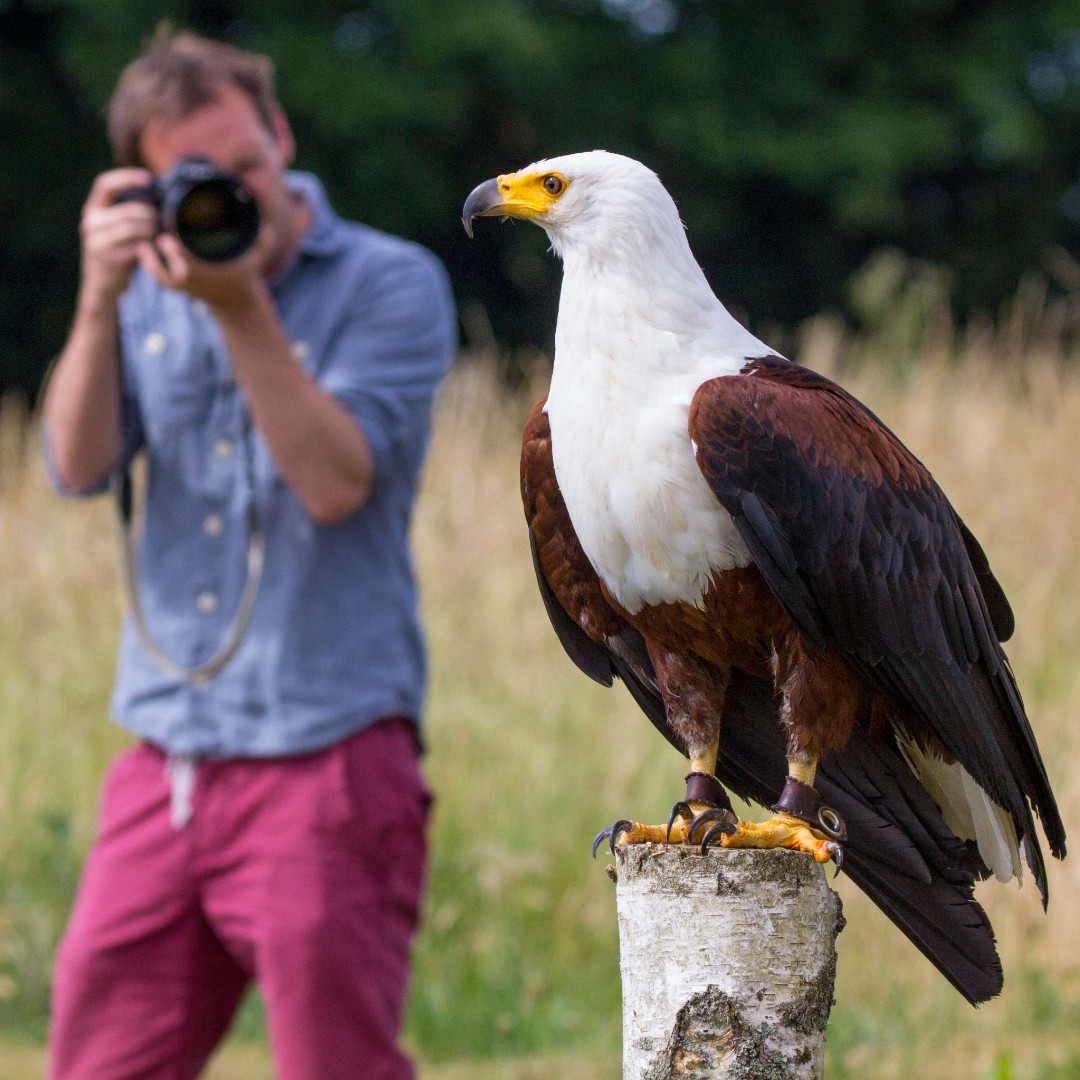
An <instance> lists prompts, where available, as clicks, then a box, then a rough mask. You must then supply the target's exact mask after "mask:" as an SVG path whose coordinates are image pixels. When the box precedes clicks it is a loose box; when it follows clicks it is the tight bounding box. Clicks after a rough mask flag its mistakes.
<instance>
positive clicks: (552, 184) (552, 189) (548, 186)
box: [544, 173, 565, 195]
mask: <svg viewBox="0 0 1080 1080" xmlns="http://www.w3.org/2000/svg"><path fill="white" fill-rule="evenodd" d="M564 186H565V185H564V184H563V182H562V177H560V176H556V175H555V174H554V173H552V174H551V176H545V177H544V190H545V191H546V192H547V193H548V194H549V195H558V194H559V193H560V192H561V191H562V189H563V187H564Z"/></svg>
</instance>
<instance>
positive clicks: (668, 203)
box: [462, 150, 692, 268]
mask: <svg viewBox="0 0 1080 1080" xmlns="http://www.w3.org/2000/svg"><path fill="white" fill-rule="evenodd" d="M478 217H520V218H525V219H527V220H528V221H532V222H535V223H536V224H537V225H539V226H540V227H541V228H542V229H543V230H544V231H545V232H546V233H547V234H548V236H549V237H550V238H551V243H552V247H553V248H554V249H555V251H556V252H557V253H558V254H559V255H560V256H561V257H562V258H563V260H564V261H567V260H573V259H577V258H581V259H584V260H586V261H587V262H589V263H591V264H592V265H594V266H595V267H597V268H599V267H604V266H611V265H613V264H614V265H619V264H623V263H629V264H633V263H635V262H638V265H640V261H639V260H640V259H641V257H642V256H643V255H647V256H648V257H649V259H650V261H652V260H655V259H656V258H657V256H658V255H663V256H665V257H667V258H674V259H677V260H679V261H681V260H682V259H685V258H690V259H691V260H692V256H691V255H690V249H689V246H688V245H687V243H686V234H685V231H684V229H683V225H682V222H681V221H680V220H679V212H678V210H677V209H676V207H675V203H674V202H673V201H672V198H671V196H670V195H669V194H668V193H667V191H666V190H665V189H664V186H663V184H661V183H660V179H659V177H657V175H656V173H654V172H653V171H652V170H651V169H649V168H647V167H646V166H644V165H642V164H641V162H640V161H635V160H634V159H633V158H628V157H623V156H622V155H621V154H612V153H609V152H608V151H606V150H590V151H588V152H587V153H583V154H567V155H566V156H564V157H557V158H549V159H548V160H546V161H538V162H535V163H534V164H532V165H529V166H527V167H526V168H524V169H520V170H519V171H518V172H515V173H504V174H503V175H501V176H497V177H495V178H494V179H493V180H488V181H486V182H485V183H483V184H481V185H480V186H479V187H477V188H476V189H475V190H474V191H473V192H472V194H471V195H470V196H469V198H468V200H467V201H466V203H465V207H464V210H463V212H462V221H463V223H464V225H465V229H466V231H467V232H468V233H469V235H470V236H471V235H472V222H473V219H474V218H478Z"/></svg>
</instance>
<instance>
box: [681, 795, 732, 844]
mask: <svg viewBox="0 0 1080 1080" xmlns="http://www.w3.org/2000/svg"><path fill="white" fill-rule="evenodd" d="M710 822H713V823H714V824H713V825H712V826H711V828H709V829H708V830H707V831H706V833H705V836H706V837H708V836H715V835H716V834H717V833H718V832H720V833H726V834H727V835H728V836H733V835H734V834H735V832H736V830H737V829H738V827H739V819H738V818H737V817H736V816H735V815H734V813H732V811H730V810H728V809H727V808H726V807H719V806H714V807H713V808H712V809H711V810H705V811H703V812H702V813H700V814H698V816H697V817H696V818H694V820H693V821H692V822H691V824H690V831H689V832H688V833H687V834H686V842H687V843H692V842H693V839H694V833H695V832H697V830H698V827H699V826H703V825H708V824H709V823H710ZM701 844H702V847H701V850H702V851H704V850H705V847H706V846H707V844H706V840H705V838H704V837H703V838H702V841H701Z"/></svg>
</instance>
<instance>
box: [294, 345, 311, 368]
mask: <svg viewBox="0 0 1080 1080" xmlns="http://www.w3.org/2000/svg"><path fill="white" fill-rule="evenodd" d="M292 354H293V358H294V359H296V360H298V361H299V362H300V363H301V364H302V363H303V362H304V361H305V360H306V359H307V358H308V356H309V355H310V354H311V346H310V345H309V344H308V343H307V342H306V341H294V342H293V343H292Z"/></svg>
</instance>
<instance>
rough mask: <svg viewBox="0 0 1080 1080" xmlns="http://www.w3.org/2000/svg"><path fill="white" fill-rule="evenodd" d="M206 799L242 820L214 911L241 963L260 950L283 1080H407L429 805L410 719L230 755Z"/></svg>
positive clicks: (226, 841) (225, 846) (214, 892)
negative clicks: (401, 1038)
mask: <svg viewBox="0 0 1080 1080" xmlns="http://www.w3.org/2000/svg"><path fill="white" fill-rule="evenodd" d="M207 799H208V800H213V801H214V805H215V806H216V807H223V806H225V805H228V806H229V807H230V810H231V812H232V814H233V815H234V821H235V823H236V828H235V833H234V835H233V836H232V837H224V836H223V837H222V839H221V843H220V844H219V846H218V848H217V850H218V852H219V853H220V855H221V858H222V873H221V875H220V878H219V880H218V882H217V884H216V885H211V886H209V887H208V888H207V891H206V893H205V907H206V911H207V915H208V917H209V918H210V920H211V922H212V923H213V925H214V928H215V930H216V931H217V932H218V934H219V935H221V936H222V937H223V938H224V939H225V940H226V941H227V942H228V943H229V947H230V949H231V950H232V951H233V953H234V954H236V955H238V956H240V957H241V961H242V962H243V963H244V965H245V966H247V961H246V959H245V958H244V950H245V948H250V950H251V954H252V961H253V964H254V969H255V976H256V979H257V981H258V983H259V986H260V989H261V990H262V993H263V998H264V1001H265V1003H266V1013H267V1023H268V1026H269V1031H270V1041H271V1045H272V1048H273V1052H274V1057H275V1060H276V1062H277V1067H278V1073H277V1075H278V1078H279V1080H356V1078H358V1077H363V1078H364V1080H408V1078H411V1077H412V1076H413V1075H414V1073H413V1068H412V1064H411V1063H410V1061H409V1059H408V1058H407V1057H406V1056H405V1055H404V1054H403V1053H402V1052H401V1050H400V1048H399V1046H398V1035H399V1032H400V1027H401V1019H402V1012H403V1009H404V1002H405V994H406V989H407V983H408V973H409V956H410V948H411V945H412V939H413V935H414V932H415V929H416V923H417V910H418V907H419V902H420V896H421V893H422V890H423V884H424V866H425V837H424V829H425V823H426V817H427V805H428V795H427V791H426V789H425V788H424V785H423V781H422V779H421V777H420V771H419V766H418V760H417V751H416V747H415V742H414V737H413V733H412V729H411V727H410V726H409V725H408V724H407V723H406V722H405V721H400V720H395V721H385V722H382V723H380V724H376V725H374V726H372V727H371V728H368V729H365V730H364V731H362V732H360V733H358V734H357V735H355V736H353V737H352V738H350V739H347V740H345V741H344V742H343V743H341V744H339V745H338V746H335V747H333V748H332V749H330V750H328V751H325V752H323V753H320V754H314V755H310V756H308V757H304V758H294V759H291V760H287V761H280V762H235V763H229V764H227V765H225V766H222V769H221V772H220V773H216V774H213V776H212V779H211V782H210V784H209V785H208V789H207ZM219 816H221V815H219Z"/></svg>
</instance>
